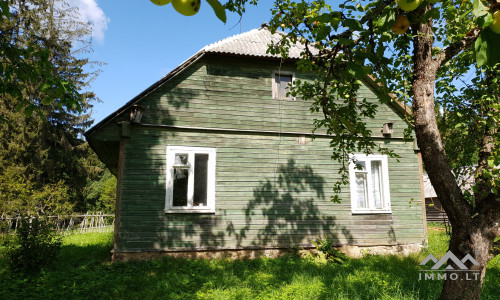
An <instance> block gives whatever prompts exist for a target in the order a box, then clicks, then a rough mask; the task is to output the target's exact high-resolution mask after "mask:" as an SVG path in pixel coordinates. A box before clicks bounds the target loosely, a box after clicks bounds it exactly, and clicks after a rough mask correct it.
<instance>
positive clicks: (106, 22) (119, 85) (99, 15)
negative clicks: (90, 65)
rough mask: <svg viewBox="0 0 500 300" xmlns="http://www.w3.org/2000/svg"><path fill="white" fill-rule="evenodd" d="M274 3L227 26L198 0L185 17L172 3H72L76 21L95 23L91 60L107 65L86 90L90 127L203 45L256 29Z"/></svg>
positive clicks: (264, 4)
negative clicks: (90, 97)
mask: <svg viewBox="0 0 500 300" xmlns="http://www.w3.org/2000/svg"><path fill="white" fill-rule="evenodd" d="M272 2H273V1H269V0H261V1H260V4H259V6H258V7H254V6H249V7H248V8H247V12H246V14H245V15H244V16H243V18H242V20H241V23H239V20H240V18H239V16H238V15H236V14H228V19H227V22H226V24H224V23H222V22H221V21H220V20H219V19H218V18H217V17H216V16H215V14H214V12H213V10H212V8H211V7H210V6H209V5H208V3H207V2H205V1H202V3H201V8H200V12H199V13H198V14H196V15H194V16H191V17H186V16H183V15H181V14H179V13H177V12H176V11H175V10H174V8H173V7H172V5H171V4H168V5H165V6H156V5H154V4H153V3H151V2H150V1H149V0H127V1H116V0H71V1H70V3H72V4H73V5H76V6H78V8H79V12H80V18H81V20H83V21H86V22H90V23H91V24H93V29H92V30H93V31H92V40H93V52H92V53H90V54H88V55H89V59H90V60H91V61H99V62H103V63H105V65H103V66H102V67H101V68H100V69H101V73H100V74H99V76H98V77H97V78H96V79H95V80H94V81H93V82H92V83H91V86H90V88H89V89H90V90H91V91H93V92H94V93H95V94H96V96H97V97H98V98H99V99H100V100H101V102H100V103H95V105H94V107H93V113H92V116H93V118H94V120H95V122H94V124H97V122H99V121H101V120H102V119H103V118H105V117H107V116H108V115H110V114H112V113H113V112H115V111H116V110H117V109H118V108H120V107H121V106H122V105H124V104H125V103H126V102H128V101H130V100H131V99H132V98H134V97H135V96H137V95H138V94H140V93H141V92H142V91H143V90H145V89H146V88H148V87H149V86H150V85H152V84H153V83H155V82H156V81H158V80H160V79H161V78H162V77H163V76H165V75H166V74H167V73H168V72H170V71H171V70H173V69H174V68H175V67H177V66H178V65H180V64H181V63H182V62H183V61H185V60H186V59H188V58H189V57H191V56H192V55H193V54H195V53H196V52H197V51H198V50H200V49H201V48H203V47H204V46H206V45H208V44H211V43H214V42H216V41H219V40H221V39H224V38H226V37H230V36H233V35H236V34H239V33H240V30H241V32H246V31H249V30H252V29H254V28H258V27H260V26H261V25H262V23H264V22H267V21H268V20H269V19H270V18H271V12H270V9H271V8H272Z"/></svg>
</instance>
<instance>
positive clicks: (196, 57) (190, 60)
mask: <svg viewBox="0 0 500 300" xmlns="http://www.w3.org/2000/svg"><path fill="white" fill-rule="evenodd" d="M205 53H206V52H205V50H201V51H199V52H197V53H196V54H194V55H193V56H191V57H190V58H188V59H187V60H185V61H184V62H183V63H182V64H180V65H179V66H177V67H176V68H175V69H173V70H172V71H171V72H170V73H168V74H167V75H165V76H164V77H163V78H162V79H160V80H158V81H157V82H155V83H153V84H152V85H151V86H150V87H148V88H147V89H145V90H144V91H142V92H141V93H140V94H139V95H137V96H135V97H134V98H132V100H130V101H128V102H127V103H125V104H124V105H123V106H122V107H120V108H119V109H117V110H116V111H115V112H113V113H111V114H110V115H109V116H107V117H106V118H104V119H102V120H101V121H100V122H99V123H97V124H95V125H94V126H92V127H91V128H90V129H89V130H87V131H86V132H85V133H84V134H83V135H84V136H85V137H86V138H87V139H88V138H89V137H90V136H91V135H92V134H93V133H94V132H96V131H97V130H98V129H99V128H101V127H103V126H105V125H106V124H108V123H109V122H111V121H112V120H113V119H114V118H115V117H118V116H119V115H121V114H122V113H123V112H125V111H126V110H128V109H129V108H130V107H131V106H132V105H134V104H135V103H136V102H138V101H139V100H141V99H142V98H144V97H146V96H147V95H149V94H150V93H152V92H153V91H155V90H156V89H157V88H159V87H160V86H161V85H163V84H164V83H165V82H167V81H169V80H170V79H172V78H173V77H175V76H176V75H177V74H179V73H180V72H182V71H183V70H184V69H186V68H187V67H189V66H190V65H192V64H193V63H195V62H197V61H198V60H199V59H200V58H202V57H203V56H204V55H205Z"/></svg>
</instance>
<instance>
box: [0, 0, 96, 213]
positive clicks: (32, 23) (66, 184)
mask: <svg viewBox="0 0 500 300" xmlns="http://www.w3.org/2000/svg"><path fill="white" fill-rule="evenodd" d="M0 7H1V9H2V13H3V15H2V17H1V22H0V32H1V38H0V42H1V44H0V51H2V54H3V55H2V64H1V66H2V68H0V71H1V72H2V73H1V76H2V81H1V82H2V85H1V86H0V88H1V89H0V94H1V98H0V114H1V117H2V120H3V122H0V174H1V175H0V189H2V190H3V191H5V193H2V194H0V202H1V203H2V205H1V207H0V208H1V209H2V211H1V212H2V213H4V214H8V215H13V214H14V215H17V214H20V213H31V214H48V213H51V214H63V213H68V212H70V211H73V210H83V209H85V206H86V203H85V195H84V193H83V191H84V188H85V186H86V183H87V179H88V178H96V174H98V173H95V172H94V168H93V166H95V165H96V164H97V163H98V162H97V160H96V159H93V158H92V156H91V154H92V151H91V150H90V148H89V147H88V145H87V144H86V143H84V141H83V140H82V133H83V130H84V129H85V128H86V127H88V126H89V125H90V123H91V119H90V115H89V113H88V112H89V110H90V108H91V107H92V106H91V103H92V101H95V100H96V99H95V96H94V94H93V93H90V92H80V91H81V90H83V89H85V88H86V86H87V84H88V82H89V80H91V79H92V77H93V76H94V75H95V74H93V73H89V72H87V71H85V70H84V67H85V66H88V65H89V62H88V60H87V59H86V58H82V57H81V56H82V55H81V54H82V53H84V52H85V51H86V50H90V48H89V47H90V30H91V29H90V28H89V24H86V23H82V22H80V21H78V18H77V17H76V15H75V14H76V11H75V9H74V8H72V7H71V6H69V5H68V4H66V2H65V1H62V0H51V1H45V0H29V1H27V0H15V1H14V0H12V1H8V6H6V2H5V1H2V2H0ZM33 112H36V114H35V115H34V114H32V113H33Z"/></svg>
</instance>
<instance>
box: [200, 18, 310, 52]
mask: <svg viewBox="0 0 500 300" xmlns="http://www.w3.org/2000/svg"><path fill="white" fill-rule="evenodd" d="M285 35H286V33H284V32H281V31H276V32H275V33H274V34H271V31H269V29H268V28H267V26H265V25H263V26H262V27H260V28H257V29H253V30H250V31H247V32H244V33H241V34H237V35H234V36H232V37H229V38H226V39H223V40H220V41H218V42H215V43H213V44H210V45H207V46H205V47H204V48H203V49H201V50H200V51H205V52H208V53H222V54H233V55H247V56H259V57H279V56H277V55H271V54H269V53H266V52H267V49H268V47H269V45H270V44H271V43H273V42H274V43H277V42H279V41H280V40H281V39H282V38H283V36H285ZM304 49H305V46H304V45H302V44H300V43H295V44H292V45H291V47H290V52H289V55H288V57H289V58H294V59H298V58H300V53H301V52H302V51H303V50H304Z"/></svg>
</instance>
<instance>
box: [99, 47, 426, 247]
mask: <svg viewBox="0 0 500 300" xmlns="http://www.w3.org/2000/svg"><path fill="white" fill-rule="evenodd" d="M278 66H279V62H276V61H270V60H269V61H266V60H262V61H260V62H259V61H256V60H250V59H248V58H246V59H238V58H224V59H220V58H218V57H212V58H205V59H202V60H201V61H199V62H197V63H196V64H194V65H192V66H191V67H189V68H188V69H186V70H185V71H184V72H183V73H181V74H179V75H178V76H177V77H175V78H173V79H172V80H170V81H168V82H167V83H166V84H164V85H163V86H161V87H160V88H158V89H157V90H155V91H154V92H153V93H151V94H150V95H148V96H147V97H146V98H144V99H143V100H141V101H140V102H139V103H138V104H139V105H141V106H143V107H145V109H146V110H145V114H144V117H143V121H142V123H143V124H153V125H170V126H188V127H208V128H221V129H227V128H230V129H236V131H233V132H219V131H216V130H192V129H175V128H166V127H162V128H160V127H149V126H141V125H133V126H132V128H131V133H132V135H131V138H130V139H129V140H128V141H127V145H126V148H125V170H124V178H123V194H122V195H123V196H122V207H121V224H120V231H119V249H120V250H123V251H144V250H153V249H155V250H184V249H222V248H226V249H232V248H240V247H264V246H265V247H272V246H282V247H286V246H290V245H307V244H309V243H310V241H311V240H313V239H316V238H322V237H325V236H330V237H333V238H335V239H337V240H338V241H339V242H340V243H344V244H354V245H388V244H404V243H421V242H422V241H423V240H424V231H423V220H422V211H421V203H420V185H419V173H418V161H417V157H416V155H415V154H414V151H413V144H412V143H404V142H402V140H401V137H402V132H403V129H404V128H405V127H406V124H405V123H404V122H403V121H402V120H401V118H400V117H399V116H398V114H397V113H396V112H395V110H394V108H392V107H390V106H387V105H380V106H379V110H378V115H377V118H376V119H374V120H368V124H369V127H370V128H371V129H372V130H373V134H374V136H380V137H381V133H380V130H381V128H382V125H383V123H385V122H393V123H394V134H393V138H392V139H382V138H381V139H379V141H380V142H381V143H385V144H386V146H388V147H390V148H391V149H394V150H395V151H396V152H397V153H398V154H399V155H400V156H401V157H402V158H401V159H400V160H401V162H396V160H394V159H389V181H390V187H391V191H390V193H391V204H392V214H383V215H378V214H372V215H352V213H351V207H350V195H349V186H346V187H344V189H343V193H342V198H343V202H342V204H334V203H332V202H331V201H330V197H331V196H332V187H333V183H334V182H335V181H336V179H338V174H337V169H338V166H337V165H335V163H334V162H333V161H332V160H331V159H330V154H331V150H330V149H329V139H328V138H326V137H321V136H319V137H317V138H316V139H315V140H314V141H311V140H310V139H308V143H307V144H305V145H303V144H299V143H298V140H297V139H298V137H299V136H298V135H293V134H274V133H250V132H238V131H237V130H238V129H241V130H256V131H258V130H265V131H279V132H303V133H310V132H311V130H312V120H313V119H314V118H315V116H314V115H312V114H311V113H310V112H309V104H308V103H307V102H305V101H302V100H296V101H286V100H273V99H272V88H271V83H272V81H271V80H272V79H271V78H272V72H273V71H274V70H277V69H278ZM282 69H283V70H285V71H291V70H293V69H292V68H291V67H290V66H289V65H286V64H284V65H283V66H282ZM296 77H297V78H299V79H305V78H306V77H303V76H301V75H300V73H296ZM360 97H366V98H369V99H372V100H373V101H377V100H376V96H375V95H374V94H373V93H372V92H371V91H370V90H369V89H368V88H363V89H362V90H361V92H360V94H359V95H358V98H360ZM316 117H321V116H318V115H317V116H316ZM110 126H111V125H110ZM108 127H109V126H108ZM114 130H116V127H114ZM112 131H113V129H112V128H110V127H109V128H108V129H107V130H106V131H102V133H99V132H96V134H95V135H94V138H95V139H96V140H98V137H99V136H101V137H103V138H106V139H108V138H109V137H110V136H112V135H113V134H112ZM99 134H101V135H99ZM168 145H172V146H174V145H175V146H198V147H213V148H216V149H217V162H216V195H215V197H216V213H215V214H192V215H191V214H165V213H164V211H163V210H164V208H165V193H166V191H165V190H166V188H165V181H166V174H165V165H166V159H165V157H166V146H168Z"/></svg>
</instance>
